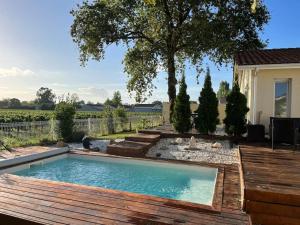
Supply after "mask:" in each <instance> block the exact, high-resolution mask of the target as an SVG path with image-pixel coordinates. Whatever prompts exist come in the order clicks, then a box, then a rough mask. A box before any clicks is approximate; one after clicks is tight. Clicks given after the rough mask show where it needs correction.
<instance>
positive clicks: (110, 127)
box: [104, 106, 115, 134]
mask: <svg viewBox="0 0 300 225" xmlns="http://www.w3.org/2000/svg"><path fill="white" fill-rule="evenodd" d="M104 117H105V118H106V119H107V132H108V134H114V133H115V127H114V117H113V111H112V109H111V107H110V106H105V108H104Z"/></svg>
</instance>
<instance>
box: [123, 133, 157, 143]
mask: <svg viewBox="0 0 300 225" xmlns="http://www.w3.org/2000/svg"><path fill="white" fill-rule="evenodd" d="M125 140H126V141H135V142H150V143H153V144H155V143H157V142H158V141H159V140H160V135H159V134H143V133H139V134H137V135H134V136H129V137H126V138H125Z"/></svg>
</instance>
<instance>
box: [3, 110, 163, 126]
mask: <svg viewBox="0 0 300 225" xmlns="http://www.w3.org/2000/svg"><path fill="white" fill-rule="evenodd" d="M127 114H128V115H127V116H141V115H143V116H146V115H157V114H158V113H135V112H127ZM53 115H54V111H47V110H11V109H0V123H13V122H32V121H48V120H50V119H51V118H53ZM103 115H104V114H103V112H76V115H75V118H76V119H88V118H103Z"/></svg>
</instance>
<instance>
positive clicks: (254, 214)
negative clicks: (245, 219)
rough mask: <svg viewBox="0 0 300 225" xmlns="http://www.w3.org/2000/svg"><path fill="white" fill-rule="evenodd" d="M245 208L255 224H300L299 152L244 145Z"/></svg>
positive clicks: (242, 153) (242, 157) (242, 156)
mask: <svg viewBox="0 0 300 225" xmlns="http://www.w3.org/2000/svg"><path fill="white" fill-rule="evenodd" d="M240 158H241V165H242V174H243V179H244V198H245V201H244V208H245V210H246V212H248V213H250V214H251V218H252V222H253V224H272V225H277V224H278V225H279V224H280V225H290V224H291V225H299V224H300V152H299V151H290V150H280V149H276V150H274V151H272V150H271V149H270V148H267V147H257V146H246V145H244V146H241V147H240Z"/></svg>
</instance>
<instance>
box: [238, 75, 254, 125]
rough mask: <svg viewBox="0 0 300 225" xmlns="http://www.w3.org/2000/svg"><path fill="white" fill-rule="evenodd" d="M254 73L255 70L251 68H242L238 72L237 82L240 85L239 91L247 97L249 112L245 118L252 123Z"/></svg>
mask: <svg viewBox="0 0 300 225" xmlns="http://www.w3.org/2000/svg"><path fill="white" fill-rule="evenodd" d="M254 75H255V71H254V70H253V69H244V70H241V71H239V73H238V82H239V86H240V91H241V93H243V94H244V95H245V96H246V98H247V106H248V107H249V112H248V113H247V117H246V119H247V120H248V121H250V122H251V123H254V120H255V118H254V115H255V112H254V111H255V107H254Z"/></svg>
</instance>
